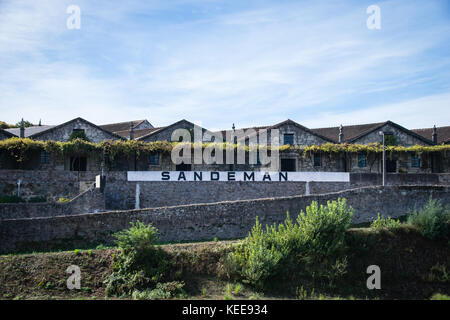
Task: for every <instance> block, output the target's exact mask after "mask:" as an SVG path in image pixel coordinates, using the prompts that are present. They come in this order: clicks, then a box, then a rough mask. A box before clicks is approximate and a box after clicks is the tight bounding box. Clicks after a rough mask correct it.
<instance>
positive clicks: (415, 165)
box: [411, 156, 420, 168]
mask: <svg viewBox="0 0 450 320" xmlns="http://www.w3.org/2000/svg"><path fill="white" fill-rule="evenodd" d="M411 167H413V168H420V159H419V157H418V156H411Z"/></svg>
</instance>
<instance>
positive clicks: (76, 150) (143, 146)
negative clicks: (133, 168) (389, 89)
mask: <svg viewBox="0 0 450 320" xmlns="http://www.w3.org/2000/svg"><path fill="white" fill-rule="evenodd" d="M75 135H82V133H74V134H73V136H71V139H70V141H67V142H59V141H38V140H32V139H28V138H25V139H22V138H9V139H5V140H2V141H0V155H2V156H7V157H10V158H11V159H13V160H14V161H16V162H17V163H22V162H24V161H26V160H28V159H30V157H31V156H32V154H33V153H36V154H39V153H40V152H41V151H47V152H49V153H51V155H52V157H62V156H65V155H79V154H84V155H85V154H89V155H102V154H104V155H108V156H109V159H110V161H112V162H114V159H115V158H117V157H118V156H121V157H132V156H133V157H134V156H136V157H137V158H140V157H147V156H148V155H150V154H151V153H153V152H160V153H163V154H164V153H165V154H168V153H170V152H171V151H172V149H173V148H174V146H176V145H178V144H189V145H190V146H191V147H195V146H198V144H197V143H190V142H181V143H179V142H168V141H154V142H143V141H138V140H128V141H122V140H116V141H107V140H105V141H102V142H100V143H92V142H89V141H86V139H85V135H84V136H75ZM200 147H201V148H203V149H204V148H207V147H209V148H216V147H217V148H219V149H221V150H224V151H225V150H229V149H231V150H237V149H243V150H244V151H245V152H249V151H250V150H254V149H259V150H262V149H267V150H272V149H278V151H280V152H290V153H292V152H295V153H297V154H299V155H302V156H305V155H306V154H313V153H327V154H330V155H331V154H337V153H361V152H365V153H366V154H370V153H375V154H376V153H381V152H382V146H381V145H380V144H379V143H369V144H365V145H360V144H345V143H343V144H334V143H325V144H322V145H312V146H289V145H283V146H277V147H275V146H274V147H272V146H265V145H257V146H244V145H241V144H230V143H227V142H224V143H216V142H211V143H201V144H200ZM386 150H387V152H389V153H390V155H391V156H392V154H393V153H395V152H397V153H398V152H402V153H414V154H417V155H421V154H428V153H435V152H439V153H441V154H442V156H443V158H447V156H448V151H450V145H437V146H420V145H415V146H410V147H403V146H387V147H386Z"/></svg>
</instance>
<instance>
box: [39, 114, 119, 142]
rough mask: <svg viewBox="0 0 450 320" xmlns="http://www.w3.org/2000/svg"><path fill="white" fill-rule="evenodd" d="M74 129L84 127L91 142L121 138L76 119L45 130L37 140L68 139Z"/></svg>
mask: <svg viewBox="0 0 450 320" xmlns="http://www.w3.org/2000/svg"><path fill="white" fill-rule="evenodd" d="M74 129H83V130H84V132H85V134H86V137H87V138H88V139H89V141H91V142H96V143H98V142H102V141H103V140H109V139H112V140H118V139H120V138H119V137H117V136H116V135H113V134H111V133H108V132H107V131H106V130H102V129H101V128H99V127H96V126H93V125H92V124H89V123H88V122H87V121H84V120H82V119H79V118H78V119H75V120H74V121H71V122H68V123H66V124H65V125H63V126H57V127H54V128H52V129H50V130H48V131H45V132H43V133H42V134H39V135H37V136H36V138H35V139H36V140H54V141H68V140H69V138H70V135H71V134H72V132H73V130H74Z"/></svg>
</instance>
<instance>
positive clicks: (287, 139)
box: [284, 133, 294, 146]
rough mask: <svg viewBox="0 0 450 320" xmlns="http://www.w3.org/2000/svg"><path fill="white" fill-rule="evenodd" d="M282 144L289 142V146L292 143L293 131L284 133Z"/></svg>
mask: <svg viewBox="0 0 450 320" xmlns="http://www.w3.org/2000/svg"><path fill="white" fill-rule="evenodd" d="M284 144H289V145H291V146H293V145H294V134H293V133H286V134H285V135H284Z"/></svg>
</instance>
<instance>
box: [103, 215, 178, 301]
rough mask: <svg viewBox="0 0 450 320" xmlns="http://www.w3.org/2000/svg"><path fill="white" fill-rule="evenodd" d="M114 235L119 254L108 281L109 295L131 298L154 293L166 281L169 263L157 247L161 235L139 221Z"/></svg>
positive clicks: (107, 292)
mask: <svg viewBox="0 0 450 320" xmlns="http://www.w3.org/2000/svg"><path fill="white" fill-rule="evenodd" d="M131 225H132V226H131V228H129V229H127V230H124V231H120V232H117V233H115V234H114V235H113V236H114V237H115V238H116V243H117V245H118V247H119V249H120V252H119V253H118V254H117V255H115V256H114V259H113V260H114V264H113V273H112V274H111V275H110V276H109V277H108V278H107V279H106V280H105V285H106V294H107V295H119V296H120V295H131V294H132V293H133V292H134V291H135V290H138V291H140V290H145V289H153V288H155V286H156V285H157V284H158V282H160V281H161V280H163V279H164V275H165V272H166V270H167V266H168V263H169V262H168V259H167V257H166V255H165V253H164V251H163V250H162V249H161V248H157V247H155V246H154V243H155V242H156V241H157V239H158V235H157V234H158V231H157V229H156V228H155V227H153V226H152V225H151V224H149V225H144V224H143V223H142V222H140V221H137V222H136V223H131Z"/></svg>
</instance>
